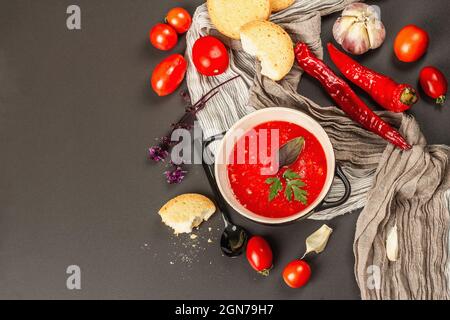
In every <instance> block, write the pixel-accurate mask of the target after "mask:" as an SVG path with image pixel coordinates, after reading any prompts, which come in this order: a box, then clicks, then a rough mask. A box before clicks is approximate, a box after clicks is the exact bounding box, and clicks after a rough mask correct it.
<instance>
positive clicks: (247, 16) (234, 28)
mask: <svg viewBox="0 0 450 320" xmlns="http://www.w3.org/2000/svg"><path fill="white" fill-rule="evenodd" d="M207 7H208V13H209V17H210V19H211V22H212V23H213V24H214V26H215V27H216V28H217V30H219V31H220V33H222V34H224V35H226V36H227V37H230V38H232V39H239V37H240V34H239V31H240V29H241V27H242V26H243V25H244V24H246V23H248V22H251V21H254V20H267V19H269V16H270V13H271V7H270V0H208V1H207Z"/></svg>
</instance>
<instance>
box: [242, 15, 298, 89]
mask: <svg viewBox="0 0 450 320" xmlns="http://www.w3.org/2000/svg"><path fill="white" fill-rule="evenodd" d="M241 42H242V47H243V49H244V50H245V52H247V53H249V54H251V55H253V56H256V57H257V58H258V59H259V60H260V61H261V68H262V70H261V73H262V74H263V75H264V76H266V77H268V78H270V79H272V80H274V81H278V80H281V79H283V78H284V76H286V75H287V74H288V73H289V71H291V69H292V66H293V65H294V59H295V56H294V44H293V43H292V40H291V37H290V36H289V35H288V34H287V32H286V31H284V30H283V28H281V27H280V26H278V25H276V24H275V23H272V22H269V21H253V22H249V23H247V24H246V25H244V26H243V27H242V28H241Z"/></svg>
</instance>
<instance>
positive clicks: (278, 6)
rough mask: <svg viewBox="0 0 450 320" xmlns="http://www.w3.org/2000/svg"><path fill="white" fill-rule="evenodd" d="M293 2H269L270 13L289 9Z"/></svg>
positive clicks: (288, 0) (293, 0) (272, 0)
mask: <svg viewBox="0 0 450 320" xmlns="http://www.w3.org/2000/svg"><path fill="white" fill-rule="evenodd" d="M294 2H295V0H270V6H271V8H272V12H278V11H281V10H284V9H286V8H288V7H290V6H291V5H292V4H293V3H294Z"/></svg>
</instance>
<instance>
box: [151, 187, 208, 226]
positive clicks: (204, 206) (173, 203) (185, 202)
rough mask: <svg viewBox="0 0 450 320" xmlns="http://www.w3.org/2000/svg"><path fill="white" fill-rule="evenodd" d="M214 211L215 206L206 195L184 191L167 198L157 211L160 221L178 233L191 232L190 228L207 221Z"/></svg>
mask: <svg viewBox="0 0 450 320" xmlns="http://www.w3.org/2000/svg"><path fill="white" fill-rule="evenodd" d="M214 212H216V206H215V205H214V203H213V202H212V201H211V200H209V199H208V198H207V197H205V196H203V195H201V194H196V193H186V194H182V195H179V196H177V197H175V198H173V199H171V200H169V202H167V203H166V204H165V205H164V206H163V207H162V208H161V209H160V210H159V212H158V213H159V215H160V216H161V218H162V221H163V222H164V223H165V224H166V225H167V226H169V227H171V228H172V229H173V230H174V232H175V234H179V233H191V232H192V228H195V227H198V226H199V225H200V224H201V223H202V222H203V221H207V220H208V219H209V218H210V217H211V216H212V215H213V214H214Z"/></svg>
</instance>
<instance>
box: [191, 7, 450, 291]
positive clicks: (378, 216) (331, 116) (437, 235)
mask: <svg viewBox="0 0 450 320" xmlns="http://www.w3.org/2000/svg"><path fill="white" fill-rule="evenodd" d="M351 2H355V1H354V0H298V1H296V2H295V3H294V4H293V5H292V6H291V7H289V8H288V9H286V10H283V11H281V12H278V13H276V14H273V15H272V16H271V20H272V21H273V22H275V23H277V24H279V25H281V26H282V27H283V28H284V29H285V30H286V31H287V32H288V33H289V34H290V36H291V37H292V40H293V41H294V42H297V41H303V42H305V43H306V44H308V46H309V47H310V48H311V50H312V51H313V52H314V53H315V54H316V55H317V56H318V57H322V56H323V48H322V43H321V40H320V32H321V16H323V15H326V14H329V13H332V12H335V11H339V10H342V9H343V8H344V7H345V6H346V5H347V4H349V3H351ZM207 34H213V35H216V36H219V37H221V39H222V40H223V41H224V42H225V43H226V44H227V45H228V46H229V47H230V48H231V50H230V68H229V69H228V70H227V71H226V72H225V73H224V74H222V75H219V76H217V77H204V76H201V75H200V74H198V72H196V70H195V68H194V67H193V63H192V57H191V48H192V46H193V44H194V42H195V40H196V39H197V38H198V37H200V36H204V35H207ZM186 57H187V59H188V60H189V62H190V64H189V65H190V67H189V68H188V72H187V83H188V88H189V92H190V95H191V98H192V100H193V101H197V100H198V99H200V97H201V96H202V95H203V94H204V93H205V92H207V91H208V90H209V89H211V88H212V87H214V86H216V85H217V84H219V83H221V82H223V81H225V80H227V79H229V78H231V77H233V76H235V75H241V78H238V79H236V80H234V81H232V82H230V83H228V84H226V85H225V86H224V87H222V88H221V91H220V94H219V95H216V96H215V97H214V98H213V99H212V100H211V101H210V102H209V104H208V106H207V107H206V108H205V109H203V110H202V111H201V112H199V114H198V120H199V122H200V125H201V127H202V129H203V130H204V134H205V135H206V136H207V137H208V136H212V135H214V134H217V133H221V132H223V131H226V130H227V129H229V128H230V127H231V126H232V125H233V124H234V123H235V122H236V121H237V120H238V119H240V118H241V117H243V116H245V115H246V114H248V113H250V112H252V111H254V110H257V109H261V108H267V107H273V106H284V107H290V108H296V109H299V110H301V111H303V112H305V113H307V114H308V115H310V116H311V117H313V118H314V119H316V120H317V121H318V122H319V123H320V124H321V125H322V126H323V128H324V129H325V131H326V132H327V134H328V135H329V137H330V139H331V141H332V143H333V146H334V149H335V153H336V159H337V160H338V161H339V162H340V163H341V165H342V166H343V169H344V171H345V173H346V174H347V176H348V177H349V180H350V183H351V185H352V195H351V197H350V199H349V201H348V202H347V203H345V204H343V205H341V206H340V207H337V208H334V209H329V210H325V211H322V212H318V213H316V214H314V215H312V216H311V219H322V220H325V219H331V218H333V217H335V216H338V215H341V214H345V213H348V212H351V211H353V210H355V209H358V208H362V207H364V209H363V211H362V212H361V213H360V216H359V218H358V222H357V229H356V234H355V242H354V248H353V250H354V253H355V275H356V280H357V282H358V285H359V287H360V290H361V297H362V298H363V299H398V298H401V299H427V298H436V299H448V298H449V297H450V295H449V290H448V283H449V281H448V278H447V277H446V272H447V270H448V269H447V264H448V260H449V259H448V236H449V212H450V210H449V203H450V201H448V198H450V193H449V192H447V191H448V190H449V188H450V172H449V168H448V158H449V155H450V148H449V147H447V146H428V145H427V144H426V141H425V138H424V137H423V135H422V133H421V132H420V129H419V127H418V125H417V123H416V121H415V120H414V119H413V118H412V117H411V116H408V115H405V114H394V113H390V112H379V113H378V114H379V115H380V116H381V117H382V118H383V119H384V120H386V121H388V122H389V123H391V124H392V125H393V126H395V127H397V128H400V132H401V133H402V134H403V136H405V137H406V139H407V140H408V142H409V143H411V144H412V145H414V147H413V149H412V150H411V151H407V152H402V151H400V150H399V149H397V148H394V147H393V146H392V145H389V144H387V143H386V142H385V141H384V140H383V139H381V138H380V137H378V136H376V135H374V134H373V133H370V132H368V131H366V130H364V129H362V128H361V127H360V126H359V125H358V124H356V123H355V122H353V121H352V120H351V119H349V118H348V117H347V116H346V115H345V114H344V113H343V112H342V111H341V110H340V109H339V108H336V107H333V106H331V107H321V106H319V105H317V104H316V103H314V102H313V101H312V100H310V99H308V98H307V97H304V96H302V95H300V94H298V93H297V87H298V84H299V81H300V77H301V75H302V70H301V69H300V68H299V67H297V66H295V67H294V68H293V69H292V71H291V72H290V73H289V74H288V75H287V76H286V77H285V78H284V79H283V80H282V81H280V82H274V81H272V80H270V79H268V78H266V77H264V76H262V75H261V73H260V70H261V68H260V65H259V63H258V62H256V61H255V59H254V58H253V57H251V56H249V55H247V54H246V53H245V52H243V51H242V49H241V45H240V42H239V41H236V40H231V39H228V38H225V37H223V36H221V35H220V34H219V33H218V32H217V31H216V30H215V29H214V26H213V25H212V23H211V21H210V20H209V17H208V11H207V8H206V6H205V5H202V6H200V7H198V8H197V11H196V12H195V15H194V19H193V25H192V27H191V29H190V31H189V32H188V34H187V51H186ZM342 192H343V187H342V186H341V185H340V184H339V183H338V182H337V181H336V183H334V185H333V188H332V190H331V192H330V195H329V198H330V199H333V198H336V197H339V195H341V194H342ZM394 225H396V226H397V229H398V245H399V257H398V260H397V261H396V262H390V261H388V260H387V257H386V246H385V242H386V236H387V233H388V232H389V230H391V228H392V227H393V226H394Z"/></svg>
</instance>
